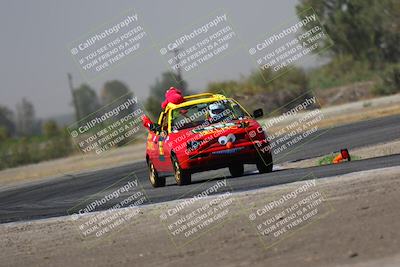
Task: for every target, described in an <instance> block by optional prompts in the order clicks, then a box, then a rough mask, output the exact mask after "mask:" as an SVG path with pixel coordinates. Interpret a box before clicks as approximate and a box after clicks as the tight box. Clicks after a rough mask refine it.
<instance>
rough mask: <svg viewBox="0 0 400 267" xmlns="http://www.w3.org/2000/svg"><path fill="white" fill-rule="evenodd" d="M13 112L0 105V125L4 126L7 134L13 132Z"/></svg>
mask: <svg viewBox="0 0 400 267" xmlns="http://www.w3.org/2000/svg"><path fill="white" fill-rule="evenodd" d="M13 116H14V115H13V112H12V111H11V110H9V109H8V108H7V107H4V106H0V127H2V128H4V129H5V131H6V133H7V135H13V134H14V133H15V124H14V122H13Z"/></svg>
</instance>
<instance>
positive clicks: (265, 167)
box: [257, 153, 273, 173]
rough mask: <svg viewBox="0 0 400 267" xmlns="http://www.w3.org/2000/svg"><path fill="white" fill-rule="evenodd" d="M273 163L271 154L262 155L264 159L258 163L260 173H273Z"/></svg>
mask: <svg viewBox="0 0 400 267" xmlns="http://www.w3.org/2000/svg"><path fill="white" fill-rule="evenodd" d="M272 168H273V162H272V155H271V153H265V154H262V158H261V157H260V159H259V160H258V162H257V169H258V172H259V173H268V172H272Z"/></svg>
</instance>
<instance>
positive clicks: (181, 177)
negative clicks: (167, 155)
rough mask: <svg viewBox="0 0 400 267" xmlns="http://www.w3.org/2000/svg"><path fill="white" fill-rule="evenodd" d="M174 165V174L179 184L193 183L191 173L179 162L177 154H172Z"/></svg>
mask: <svg viewBox="0 0 400 267" xmlns="http://www.w3.org/2000/svg"><path fill="white" fill-rule="evenodd" d="M172 165H173V166H174V176H175V181H176V184H177V185H179V186H181V185H188V184H191V183H192V175H191V173H190V172H188V171H186V170H182V169H181V167H180V165H179V162H178V160H177V159H176V157H175V156H172Z"/></svg>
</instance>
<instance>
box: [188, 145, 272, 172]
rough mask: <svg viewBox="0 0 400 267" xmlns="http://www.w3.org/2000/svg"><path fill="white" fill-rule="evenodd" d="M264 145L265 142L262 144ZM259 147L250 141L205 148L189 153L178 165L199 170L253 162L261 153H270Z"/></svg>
mask: <svg viewBox="0 0 400 267" xmlns="http://www.w3.org/2000/svg"><path fill="white" fill-rule="evenodd" d="M265 146H266V144H264V147H265ZM259 148H260V149H259ZM261 148H262V147H258V146H256V145H255V144H254V143H252V142H245V143H241V144H238V145H236V146H235V147H233V148H230V149H228V148H226V149H221V148H214V149H207V150H204V151H200V152H197V153H191V154H190V155H189V157H188V158H186V160H183V161H180V165H181V167H182V169H186V170H190V171H191V172H200V171H207V170H214V169H220V168H225V167H229V166H231V165H234V164H255V163H257V161H258V160H259V159H260V155H261V153H270V152H269V150H267V152H265V151H266V150H265V149H263V150H262V149H261ZM262 151H263V152H262Z"/></svg>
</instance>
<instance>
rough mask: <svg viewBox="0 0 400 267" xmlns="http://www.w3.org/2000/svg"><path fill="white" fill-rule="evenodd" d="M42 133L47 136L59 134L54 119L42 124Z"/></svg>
mask: <svg viewBox="0 0 400 267" xmlns="http://www.w3.org/2000/svg"><path fill="white" fill-rule="evenodd" d="M42 131H43V134H44V135H45V136H46V137H47V138H52V137H55V136H58V135H59V134H60V130H59V129H58V126H57V123H56V122H55V121H54V120H49V121H47V122H45V123H44V124H43V130H42Z"/></svg>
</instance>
